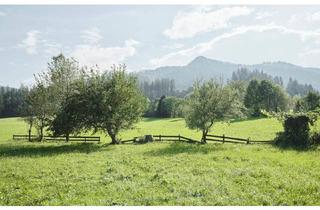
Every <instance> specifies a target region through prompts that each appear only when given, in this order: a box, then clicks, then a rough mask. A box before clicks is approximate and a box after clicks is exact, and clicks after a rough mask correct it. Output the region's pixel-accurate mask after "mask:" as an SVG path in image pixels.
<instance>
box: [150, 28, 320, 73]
mask: <svg viewBox="0 0 320 210" xmlns="http://www.w3.org/2000/svg"><path fill="white" fill-rule="evenodd" d="M272 30H274V31H278V32H280V33H283V34H294V35H297V36H298V37H299V38H300V39H301V41H305V40H307V39H318V38H319V37H320V32H318V31H303V30H295V29H289V28H286V27H284V26H280V25H275V24H273V23H271V24H267V25H251V26H240V27H238V28H235V29H233V30H231V31H230V32H227V33H223V34H221V35H220V36H217V37H214V38H213V39H211V40H210V41H208V42H203V43H198V44H196V45H195V46H193V47H191V48H187V49H183V50H180V51H176V52H172V53H169V54H167V55H164V56H162V57H160V58H155V59H152V60H151V61H150V64H151V65H152V66H153V67H159V66H168V65H185V64H186V63H187V62H190V61H191V60H192V59H193V58H194V57H196V56H199V55H205V53H206V52H208V51H209V50H212V49H213V48H214V45H215V44H216V43H218V42H220V41H222V40H225V39H229V38H231V37H234V36H238V35H241V34H245V33H248V32H265V31H272Z"/></svg>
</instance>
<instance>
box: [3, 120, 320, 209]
mask: <svg viewBox="0 0 320 210" xmlns="http://www.w3.org/2000/svg"><path fill="white" fill-rule="evenodd" d="M25 129H26V125H24V123H23V122H22V121H19V120H18V119H12V118H11V119H1V120H0V205H320V170H319V168H320V161H319V160H318V159H319V155H320V150H319V149H317V148H314V149H313V150H310V151H295V150H281V149H278V148H275V147H273V146H268V145H233V144H224V145H222V144H207V145H194V144H187V143H150V144H143V145H115V146H114V145H108V146H106V145H105V144H100V145H99V144H76V143H70V144H66V143H28V142H26V141H20V142H19V141H13V140H10V138H11V135H12V133H26V130H25ZM279 130H281V125H280V124H279V123H278V122H277V121H276V120H273V119H255V120H248V121H239V122H234V123H231V124H230V125H229V126H228V125H226V124H218V125H217V126H216V128H215V132H212V133H216V134H226V135H230V136H239V137H245V138H247V137H251V138H252V139H255V140H260V139H262V140H267V139H270V138H273V137H274V136H275V133H276V132H277V131H279ZM148 133H151V134H159V133H161V134H178V133H180V134H181V135H185V136H190V137H193V138H199V137H200V134H199V133H197V132H195V131H191V130H188V129H187V128H185V126H184V121H183V120H181V119H165V120H157V119H144V120H143V121H142V122H140V123H139V124H138V125H137V128H136V129H134V130H130V131H126V132H124V133H122V135H121V136H122V138H123V139H125V138H129V137H132V136H137V135H142V134H148ZM104 141H105V142H107V141H108V139H107V138H105V139H104Z"/></svg>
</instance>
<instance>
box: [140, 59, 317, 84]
mask: <svg viewBox="0 0 320 210" xmlns="http://www.w3.org/2000/svg"><path fill="white" fill-rule="evenodd" d="M239 67H245V68H247V69H248V70H251V71H252V70H256V69H257V70H262V71H263V72H265V73H267V74H269V75H271V76H281V77H282V79H283V80H284V83H285V84H287V82H288V80H289V78H290V77H291V78H294V79H297V80H298V81H299V83H308V84H311V85H312V86H313V87H314V88H316V89H318V90H320V68H309V67H302V66H297V65H293V64H290V63H285V62H280V61H279V62H266V63H262V64H255V65H244V64H235V63H230V62H223V61H218V60H214V59H210V58H206V57H203V56H199V57H196V58H195V59H194V60H193V61H191V62H190V63H189V64H187V65H185V66H165V67H159V68H156V69H153V70H143V71H140V72H138V73H137V75H138V78H139V79H140V80H149V81H150V80H155V79H157V78H159V79H160V78H170V79H174V80H175V84H176V88H177V89H180V90H181V89H186V88H188V87H190V86H192V84H193V82H194V81H195V80H197V79H200V80H208V79H210V78H219V77H222V78H223V79H224V80H227V79H230V78H231V76H232V72H234V71H236V70H237V69H238V68H239Z"/></svg>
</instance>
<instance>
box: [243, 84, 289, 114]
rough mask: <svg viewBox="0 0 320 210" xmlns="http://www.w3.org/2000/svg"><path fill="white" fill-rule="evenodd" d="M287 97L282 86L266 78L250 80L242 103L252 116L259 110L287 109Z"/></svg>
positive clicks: (276, 110) (259, 111) (259, 112)
mask: <svg viewBox="0 0 320 210" xmlns="http://www.w3.org/2000/svg"><path fill="white" fill-rule="evenodd" d="M287 104H288V97H287V95H286V93H285V92H284V90H283V88H282V87H281V86H279V85H276V84H273V83H272V82H270V81H268V80H262V81H261V82H259V81H257V80H251V81H250V83H249V85H248V87H247V91H246V94H245V97H244V105H245V106H246V107H247V108H248V109H250V110H251V114H252V115H253V116H259V115H260V114H261V110H266V111H275V112H278V111H284V110H286V109H287Z"/></svg>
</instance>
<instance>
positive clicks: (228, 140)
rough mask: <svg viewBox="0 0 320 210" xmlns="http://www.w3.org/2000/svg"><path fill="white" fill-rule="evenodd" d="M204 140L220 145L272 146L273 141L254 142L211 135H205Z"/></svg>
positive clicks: (248, 139)
mask: <svg viewBox="0 0 320 210" xmlns="http://www.w3.org/2000/svg"><path fill="white" fill-rule="evenodd" d="M206 140H207V141H215V142H222V143H235V144H239V143H240V144H241V143H245V144H256V143H260V144H272V143H273V142H274V141H273V140H270V141H266V140H264V141H258V140H257V141H255V140H250V138H247V139H244V138H237V137H230V136H225V135H222V136H217V135H211V134H207V136H206Z"/></svg>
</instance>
